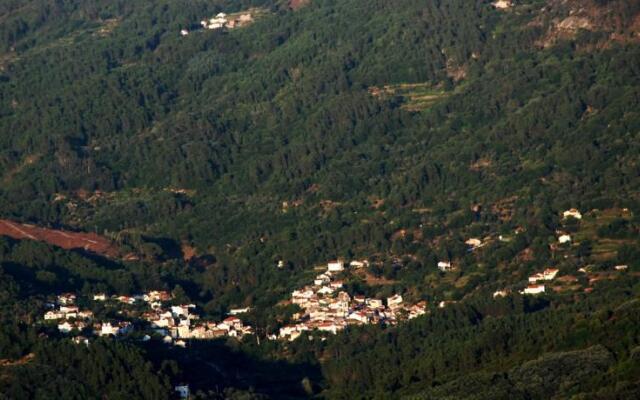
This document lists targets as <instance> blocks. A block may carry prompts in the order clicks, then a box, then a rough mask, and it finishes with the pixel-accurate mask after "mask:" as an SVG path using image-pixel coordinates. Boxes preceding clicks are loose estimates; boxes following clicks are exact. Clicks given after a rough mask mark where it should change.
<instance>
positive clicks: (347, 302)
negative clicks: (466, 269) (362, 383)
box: [269, 260, 427, 341]
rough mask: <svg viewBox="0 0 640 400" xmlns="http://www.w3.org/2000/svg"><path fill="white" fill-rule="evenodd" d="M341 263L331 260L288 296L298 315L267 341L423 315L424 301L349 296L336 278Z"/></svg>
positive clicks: (356, 263) (362, 264) (353, 264)
mask: <svg viewBox="0 0 640 400" xmlns="http://www.w3.org/2000/svg"><path fill="white" fill-rule="evenodd" d="M367 264H368V263H367V262H363V261H352V262H351V263H349V267H350V268H364V267H365V266H366V265H367ZM345 268H347V267H345V262H344V261H343V260H336V261H331V262H329V263H328V264H327V270H326V271H325V272H323V273H321V274H319V275H318V276H316V277H315V279H314V281H313V284H312V285H307V286H305V287H303V288H301V289H297V290H294V291H293V292H292V293H291V302H292V303H293V304H296V305H298V306H299V307H300V308H301V309H302V312H300V313H297V314H296V315H294V318H295V319H296V322H295V323H294V324H291V325H286V326H284V327H282V328H280V331H279V332H278V334H277V335H276V334H273V335H271V336H269V339H272V340H276V339H285V340H289V341H293V340H295V339H297V338H298V337H300V336H301V335H302V334H303V333H304V332H308V333H310V332H312V331H314V330H317V331H320V332H330V333H333V334H335V333H337V332H338V331H341V330H343V329H344V328H346V327H347V326H348V325H364V324H378V325H379V324H385V325H395V324H396V323H397V322H398V321H399V320H401V319H405V318H406V319H413V318H416V317H418V316H420V315H424V314H425V313H426V308H427V302H426V301H422V302H419V303H417V304H413V305H406V304H405V303H404V300H403V298H402V296H401V295H399V294H395V295H393V296H391V297H388V298H387V299H386V300H384V301H383V300H381V299H375V298H367V297H365V296H361V295H354V296H351V295H349V293H347V292H346V291H344V290H342V289H343V286H344V282H343V281H342V280H340V279H338V277H339V276H340V274H341V273H343V272H344V271H345Z"/></svg>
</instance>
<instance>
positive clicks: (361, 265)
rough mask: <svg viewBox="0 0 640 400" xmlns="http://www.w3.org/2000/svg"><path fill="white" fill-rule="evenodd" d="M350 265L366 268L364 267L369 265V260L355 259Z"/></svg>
mask: <svg viewBox="0 0 640 400" xmlns="http://www.w3.org/2000/svg"><path fill="white" fill-rule="evenodd" d="M349 266H350V267H352V268H356V269H359V268H364V267H368V266H369V261H367V260H364V261H355V260H354V261H351V262H350V263H349Z"/></svg>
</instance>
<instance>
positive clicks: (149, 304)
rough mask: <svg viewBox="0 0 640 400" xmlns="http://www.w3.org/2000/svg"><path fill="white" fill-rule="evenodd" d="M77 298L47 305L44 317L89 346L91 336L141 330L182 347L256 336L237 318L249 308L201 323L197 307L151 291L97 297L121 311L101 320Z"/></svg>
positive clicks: (68, 295) (59, 299)
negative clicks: (198, 341)
mask: <svg viewBox="0 0 640 400" xmlns="http://www.w3.org/2000/svg"><path fill="white" fill-rule="evenodd" d="M77 297H78V296H77V295H76V294H75V293H64V294H60V295H58V296H57V297H56V299H55V301H54V302H50V303H48V304H47V307H48V311H46V312H45V313H44V316H43V319H44V321H45V322H46V323H55V324H57V329H58V331H60V332H61V333H63V334H67V335H70V336H71V337H72V338H73V340H74V342H76V343H85V344H88V343H89V337H91V336H113V337H119V336H125V335H127V334H129V333H132V332H133V331H134V330H139V331H140V332H139V333H140V334H141V340H143V341H147V340H151V339H152V338H157V339H158V340H162V341H163V342H164V343H166V344H168V345H175V346H181V347H184V346H185V345H186V341H185V340H187V339H215V338H219V337H225V336H226V337H235V338H239V339H241V338H242V337H243V336H245V335H250V334H253V328H252V327H251V326H248V325H245V324H244V323H243V322H242V320H241V319H240V318H238V317H237V314H241V313H243V312H246V311H248V310H247V309H238V310H231V311H230V312H229V316H228V317H227V318H226V319H224V320H223V321H221V322H214V321H202V320H201V319H200V316H199V315H198V314H197V313H196V312H195V309H196V306H195V305H194V304H179V305H170V302H171V300H172V296H171V294H170V293H169V292H167V291H157V290H152V291H149V292H148V293H145V294H140V295H135V296H126V295H119V296H118V295H113V296H107V295H106V294H104V293H98V294H95V295H94V296H93V297H92V299H91V301H92V302H99V303H109V305H110V306H112V307H113V308H115V309H116V310H118V311H117V314H118V316H119V318H117V319H115V318H114V319H109V320H98V319H96V318H95V316H94V313H93V312H92V311H90V310H83V309H81V308H80V307H79V306H78V305H77V304H76V300H77ZM128 306H135V307H136V308H137V309H136V310H133V309H132V308H131V307H128Z"/></svg>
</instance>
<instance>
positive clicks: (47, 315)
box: [44, 311, 65, 321]
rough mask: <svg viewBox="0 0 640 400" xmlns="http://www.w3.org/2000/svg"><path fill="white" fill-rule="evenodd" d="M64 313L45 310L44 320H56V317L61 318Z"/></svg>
mask: <svg viewBox="0 0 640 400" xmlns="http://www.w3.org/2000/svg"><path fill="white" fill-rule="evenodd" d="M64 316H65V315H64V313H61V312H58V311H47V312H46V313H45V314H44V319H45V320H46V321H51V320H56V319H62V318H64Z"/></svg>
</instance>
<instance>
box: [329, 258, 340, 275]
mask: <svg viewBox="0 0 640 400" xmlns="http://www.w3.org/2000/svg"><path fill="white" fill-rule="evenodd" d="M327 271H329V272H342V271H344V261H342V260H337V261H330V262H329V263H328V264H327Z"/></svg>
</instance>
